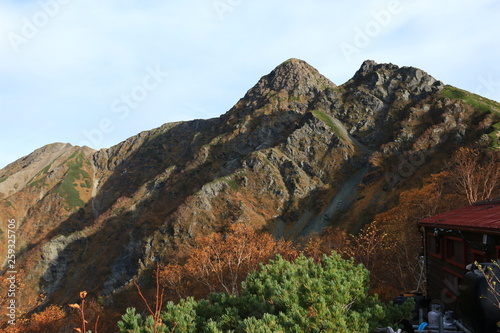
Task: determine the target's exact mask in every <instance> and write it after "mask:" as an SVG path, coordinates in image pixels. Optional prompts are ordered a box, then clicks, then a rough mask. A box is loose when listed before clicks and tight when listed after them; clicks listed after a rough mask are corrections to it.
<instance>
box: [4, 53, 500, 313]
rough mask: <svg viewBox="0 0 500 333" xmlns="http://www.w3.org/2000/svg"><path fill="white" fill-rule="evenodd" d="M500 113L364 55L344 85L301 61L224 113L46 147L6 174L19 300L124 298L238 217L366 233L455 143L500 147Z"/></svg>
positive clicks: (285, 230)
mask: <svg viewBox="0 0 500 333" xmlns="http://www.w3.org/2000/svg"><path fill="white" fill-rule="evenodd" d="M499 111H500V106H499V104H498V103H496V102H493V101H489V100H486V99H484V98H482V97H479V96H477V95H473V94H470V93H468V92H464V91H461V90H458V89H456V88H453V87H450V86H445V85H444V84H443V83H441V82H440V81H437V80H435V79H434V78H432V77H431V76H430V75H428V74H427V73H425V72H423V71H422V70H419V69H416V68H412V67H398V66H396V65H392V64H376V63H375V62H373V61H366V62H364V63H363V64H362V66H361V68H360V69H359V70H358V72H357V73H356V74H355V75H354V77H353V78H352V79H351V80H349V81H348V82H346V83H345V84H343V85H342V86H336V85H335V84H334V83H332V82H331V81H330V80H328V79H327V78H325V77H324V76H322V75H321V74H320V73H319V72H318V71H317V70H316V69H314V68H313V67H311V66H310V65H308V64H307V63H305V62H304V61H301V60H298V59H290V60H288V61H286V62H284V63H283V64H281V65H279V66H278V67H277V68H276V69H275V70H273V71H272V72H271V73H270V74H268V75H266V76H264V77H262V79H261V80H259V82H258V83H257V84H256V85H255V86H254V87H253V88H252V89H250V90H249V91H248V92H247V94H246V95H245V96H244V97H243V98H242V99H241V100H240V101H238V103H236V105H235V106H234V107H233V108H232V109H231V110H229V111H228V112H227V113H225V114H224V115H222V116H221V117H219V118H214V119H208V120H193V121H188V122H179V123H171V124H165V125H163V126H161V127H159V128H157V129H154V130H151V131H147V132H143V133H140V134H138V135H137V136H134V137H132V138H130V139H128V140H126V141H124V142H122V143H120V144H118V145H116V146H114V147H111V148H109V149H102V150H99V151H93V150H91V149H90V148H87V147H73V146H71V145H69V144H53V145H48V146H45V147H43V148H40V149H39V150H37V151H35V152H34V153H32V154H30V155H29V156H27V157H25V158H23V159H21V160H19V161H16V162H14V163H13V164H10V165H9V166H7V167H6V168H4V169H2V170H0V207H2V210H1V211H0V218H1V219H2V220H4V221H5V220H8V219H12V218H15V219H16V220H17V221H18V226H19V229H18V243H17V259H18V268H19V270H20V271H22V272H21V273H19V274H20V275H19V279H20V280H21V281H22V283H23V285H24V286H25V287H24V288H21V289H20V290H19V292H20V295H21V296H20V297H21V298H22V299H24V300H32V301H34V300H36V299H37V297H38V295H40V294H42V295H43V297H41V298H40V299H38V304H35V303H34V302H31V303H28V302H25V303H24V304H23V310H29V309H31V308H32V307H34V306H36V305H39V304H46V303H49V302H56V303H64V302H69V301H73V300H74V299H75V297H76V296H77V295H78V291H81V290H86V291H88V292H90V293H92V294H94V295H97V296H101V295H104V296H108V295H114V294H116V293H117V292H119V290H121V289H122V288H123V287H126V286H128V285H129V283H130V281H131V279H132V278H134V277H136V276H138V275H140V274H141V273H142V272H145V270H147V269H148V268H151V267H152V266H154V263H155V262H156V261H157V260H164V261H168V260H170V259H172V258H175V257H176V254H177V252H178V251H179V247H180V245H181V244H183V243H186V242H189V240H190V239H191V238H192V237H193V236H194V235H196V234H198V233H200V232H206V231H208V230H213V229H223V228H225V227H227V225H228V224H230V223H234V222H235V221H247V222H249V223H252V224H254V225H256V226H262V227H266V228H268V229H269V230H270V231H272V232H273V233H274V234H275V235H276V236H280V237H281V236H283V237H286V238H296V237H301V236H306V235H308V234H310V233H312V232H320V231H321V229H322V228H324V227H326V226H328V225H339V226H343V227H347V228H351V229H352V230H356V229H358V228H359V227H360V226H362V225H363V224H364V223H367V222H370V221H371V219H372V218H373V216H374V215H375V214H377V213H380V212H382V211H384V210H385V209H387V208H388V207H390V206H391V203H392V202H393V200H394V199H395V198H396V197H397V194H398V193H399V192H400V191H401V190H403V189H405V188H408V187H409V186H415V184H418V181H419V179H420V178H421V177H422V176H423V175H426V174H429V173H431V172H433V171H437V170H439V168H440V165H442V160H443V159H444V158H446V157H447V156H449V154H451V153H452V152H453V151H455V150H456V149H457V148H458V147H459V146H461V145H467V144H474V145H476V146H482V147H487V146H494V145H495V144H498V141H495V140H496V138H497V136H498V128H499V127H498V126H497V125H498V123H499V121H500V120H499V114H498V112H499ZM495 124H496V125H495ZM495 126H496V127H495ZM416 157H418V160H417V159H416ZM405 164H409V165H410V166H411V170H408V168H407V166H406V165H405ZM410 171H411V172H410ZM0 238H2V241H3V242H4V243H5V240H6V227H5V226H4V225H2V226H1V232H0ZM6 250H7V249H6V248H1V249H0V254H1V255H2V256H4V255H5V254H6ZM5 267H6V266H5V262H4V264H3V266H2V268H3V269H4V268H5Z"/></svg>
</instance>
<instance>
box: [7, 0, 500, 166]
mask: <svg viewBox="0 0 500 333" xmlns="http://www.w3.org/2000/svg"><path fill="white" fill-rule="evenodd" d="M498 17H500V4H499V1H498V0H484V1H481V0H479V1H478V0H475V1H472V0H470V1H469V0H467V1H466V0H453V1H452V0H441V1H430V0H383V1H378V0H377V1H373V0H371V1H366V0H358V1H356V2H354V1H352V2H348V1H333V0H309V1H307V2H306V1H297V0H266V1H263V0H251V1H250V0H190V1H175V0H171V1H152V0H107V1H97V0H37V1H30V0H24V1H13V0H4V1H2V3H1V4H0V116H1V120H0V121H1V124H2V133H1V135H0V168H1V167H3V166H5V165H7V164H8V163H10V162H13V161H14V160H16V159H18V158H20V157H22V156H24V155H27V154H29V153H30V152H32V151H33V150H35V149H36V148H39V147H41V146H43V145H45V144H49V143H52V142H69V143H71V144H73V145H83V144H86V145H90V146H92V147H93V148H102V147H110V146H112V145H114V144H117V143H119V142H120V141H122V140H125V139H126V138H128V137H130V136H132V135H135V134H137V133H139V132H141V131H144V130H149V129H152V128H155V127H158V126H160V125H162V124H163V123H166V122H172V121H181V120H191V119H195V118H211V117H217V116H219V115H221V114H223V113H225V112H226V111H227V110H229V109H230V108H231V107H232V106H233V105H234V104H235V103H236V102H237V101H238V99H239V98H241V97H243V95H244V94H245V92H246V91H247V90H248V89H250V88H251V87H252V86H253V85H254V84H255V83H256V82H257V81H258V79H259V78H260V77H261V76H263V75H265V74H267V73H269V72H270V71H271V70H272V69H273V68H274V67H276V66H277V65H279V64H280V63H281V62H283V61H285V60H286V59H288V58H292V57H294V58H300V59H303V60H305V61H307V62H308V63H309V64H311V65H312V66H314V67H316V68H317V69H318V70H319V71H320V72H321V73H322V74H324V75H325V76H327V77H328V78H329V79H330V80H332V81H333V82H335V83H336V84H342V83H344V82H345V81H347V80H348V79H349V78H351V77H352V76H353V75H354V73H355V71H356V70H357V69H358V68H359V66H360V65H361V63H362V62H363V60H366V59H373V60H375V61H377V62H379V63H381V62H391V63H394V64H397V65H400V66H415V67H419V68H421V69H423V70H425V71H427V72H428V73H429V74H431V75H433V76H434V77H435V78H437V79H439V80H441V81H443V82H444V83H447V84H452V85H454V86H457V87H460V88H463V89H466V90H469V91H472V92H476V93H479V94H481V95H483V96H486V97H489V98H491V99H495V100H497V101H499V100H500V66H499V65H498V60H499V59H500V43H499V42H498V40H499V39H498V38H499V36H500V24H499V23H498Z"/></svg>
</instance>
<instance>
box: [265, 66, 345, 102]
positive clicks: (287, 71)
mask: <svg viewBox="0 0 500 333" xmlns="http://www.w3.org/2000/svg"><path fill="white" fill-rule="evenodd" d="M263 79H264V80H265V81H267V83H268V84H269V87H270V88H271V89H272V90H274V91H280V90H287V91H289V92H291V91H294V90H297V92H298V93H301V94H303V93H308V92H309V91H310V90H311V89H313V88H318V87H325V86H331V87H336V85H335V84H334V83H333V82H331V81H330V80H329V79H327V78H326V77H324V76H323V75H321V74H320V73H319V72H318V70H317V69H316V68H314V67H312V66H311V65H309V64H308V63H307V62H305V61H303V60H300V59H296V58H291V59H288V60H287V61H285V62H283V63H281V64H280V65H279V66H278V67H276V68H275V69H274V70H273V71H272V72H271V73H270V74H269V75H266V76H264V77H263Z"/></svg>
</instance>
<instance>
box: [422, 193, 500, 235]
mask: <svg viewBox="0 0 500 333" xmlns="http://www.w3.org/2000/svg"><path fill="white" fill-rule="evenodd" d="M418 225H420V226H424V227H435V228H444V229H456V230H465V231H472V232H481V233H488V234H500V200H493V201H482V202H478V203H475V204H474V205H472V206H467V207H462V208H458V209H455V210H452V211H449V212H446V213H442V214H439V215H435V216H431V217H427V218H425V219H423V220H421V221H420V222H419V223H418Z"/></svg>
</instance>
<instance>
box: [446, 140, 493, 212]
mask: <svg viewBox="0 0 500 333" xmlns="http://www.w3.org/2000/svg"><path fill="white" fill-rule="evenodd" d="M499 155H500V152H498V151H494V152H491V153H490V154H487V156H485V157H482V156H481V153H480V152H479V151H477V150H475V149H471V148H460V149H459V150H458V151H457V152H456V153H455V155H454V156H453V159H452V163H453V164H452V165H451V173H450V175H451V179H452V182H453V183H454V185H455V186H456V187H457V189H458V190H459V191H460V192H461V193H463V194H465V196H466V197H467V200H468V202H469V203H470V204H472V203H474V202H477V201H481V200H486V199H490V198H492V196H493V195H494V194H495V193H494V192H495V190H496V189H497V188H498V185H499V184H500V157H499Z"/></svg>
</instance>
